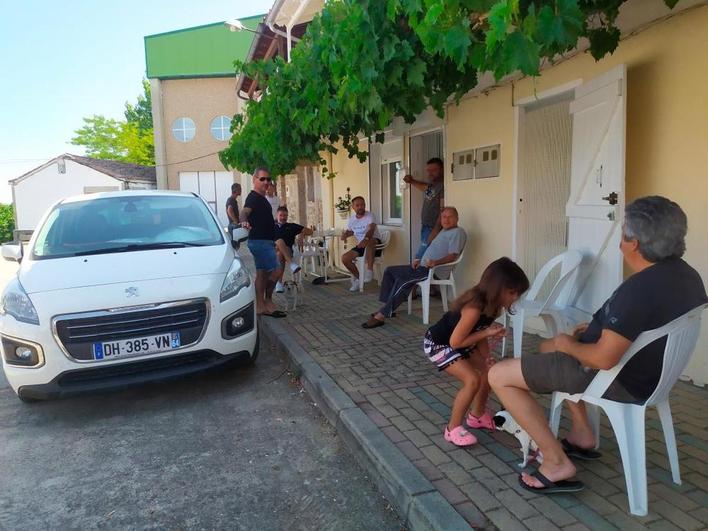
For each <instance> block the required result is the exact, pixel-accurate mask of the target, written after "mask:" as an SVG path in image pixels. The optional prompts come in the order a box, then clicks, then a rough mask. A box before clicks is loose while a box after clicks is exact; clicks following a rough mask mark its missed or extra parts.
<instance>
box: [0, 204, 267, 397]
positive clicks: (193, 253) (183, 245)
mask: <svg viewBox="0 0 708 531" xmlns="http://www.w3.org/2000/svg"><path fill="white" fill-rule="evenodd" d="M234 247H237V245H234V246H232V241H231V238H230V237H228V236H227V235H226V233H225V232H224V230H222V228H221V227H220V225H219V222H218V219H217V218H216V217H215V216H214V214H213V213H212V212H211V211H210V210H209V208H208V206H207V205H206V203H205V202H204V201H203V200H202V199H201V198H199V197H198V196H196V195H194V194H186V193H179V192H165V191H132V192H130V191H129V192H112V193H100V194H92V195H84V196H77V197H73V198H69V199H65V200H63V201H60V202H59V203H57V204H56V205H54V206H53V207H52V208H51V209H50V210H49V212H47V213H46V214H45V216H44V218H43V219H42V221H41V222H40V224H39V228H38V229H37V230H36V231H35V233H34V235H33V237H32V239H31V240H30V242H29V244H28V245H27V247H26V248H25V249H23V248H22V247H21V246H19V245H4V246H3V247H2V255H3V257H4V258H5V259H8V260H17V261H19V262H20V267H19V270H18V273H17V276H16V278H14V279H12V280H11V281H10V282H9V283H8V285H7V287H6V288H5V291H4V293H3V294H2V304H1V305H0V306H1V307H0V344H1V350H2V365H3V369H4V371H5V375H6V376H7V380H8V381H9V383H10V385H11V386H12V389H14V391H15V392H16V393H17V394H18V396H19V397H20V399H22V400H24V401H32V400H37V399H44V398H53V397H60V396H65V395H69V394H74V393H76V392H82V391H91V390H98V389H106V388H111V387H122V386H125V385H130V384H137V383H142V382H146V381H151V380H156V379H167V378H172V377H177V376H181V375H185V374H189V373H193V372H196V371H200V370H204V369H209V368H214V367H217V366H221V365H224V364H226V363H229V362H235V363H241V364H249V363H253V362H254V361H255V359H256V356H257V355H258V343H259V342H258V330H257V320H256V314H255V311H256V310H255V294H254V287H253V283H252V282H251V276H250V274H249V271H248V269H247V268H246V267H245V266H244V264H243V262H242V261H241V259H240V258H239V256H238V253H237V252H236V251H235V250H234Z"/></svg>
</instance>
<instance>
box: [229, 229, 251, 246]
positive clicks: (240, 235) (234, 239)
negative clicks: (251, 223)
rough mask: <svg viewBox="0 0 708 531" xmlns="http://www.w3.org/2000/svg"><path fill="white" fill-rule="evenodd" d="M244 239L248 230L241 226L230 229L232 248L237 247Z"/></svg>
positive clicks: (246, 237)
mask: <svg viewBox="0 0 708 531" xmlns="http://www.w3.org/2000/svg"><path fill="white" fill-rule="evenodd" d="M246 240H248V231H247V230H246V229H244V228H243V227H235V228H234V229H233V230H232V231H231V243H232V245H233V247H234V249H238V248H239V247H240V246H241V244H242V243H243V242H245V241H246Z"/></svg>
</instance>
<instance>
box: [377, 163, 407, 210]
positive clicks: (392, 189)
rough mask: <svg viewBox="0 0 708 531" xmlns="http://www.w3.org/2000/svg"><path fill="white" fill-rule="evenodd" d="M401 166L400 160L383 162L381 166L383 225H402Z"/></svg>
mask: <svg viewBox="0 0 708 531" xmlns="http://www.w3.org/2000/svg"><path fill="white" fill-rule="evenodd" d="M402 166H403V164H402V163H401V161H400V160H393V161H388V162H384V163H383V164H382V165H381V187H382V190H381V192H382V198H383V201H382V202H383V218H384V223H402V221H403V193H402V192H401V177H402V175H401V168H402Z"/></svg>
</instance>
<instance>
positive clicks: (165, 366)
mask: <svg viewBox="0 0 708 531" xmlns="http://www.w3.org/2000/svg"><path fill="white" fill-rule="evenodd" d="M251 355H252V353H251V352H249V351H247V350H242V351H240V352H236V353H234V354H228V355H223V354H219V353H218V352H214V351H213V350H198V351H195V352H187V353H185V354H175V355H172V356H167V357H163V358H157V359H154V358H153V359H146V360H138V361H135V360H133V361H128V362H124V363H113V364H111V365H107V366H105V367H91V368H81V369H74V370H69V371H66V372H63V373H61V374H59V375H57V376H56V377H55V378H54V379H52V381H50V382H48V383H45V384H36V385H22V386H20V387H19V388H18V389H17V394H18V395H19V396H20V398H23V399H34V400H43V399H49V398H64V397H67V396H72V395H75V394H79V393H84V392H90V391H103V390H108V389H118V388H125V387H131V386H135V385H141V384H145V383H148V382H158V381H166V380H172V379H175V378H180V377H182V376H186V375H189V374H194V373H197V372H203V371H209V370H214V369H216V368H218V367H222V366H224V365H227V364H232V363H233V364H245V363H248V361H249V360H250V359H251Z"/></svg>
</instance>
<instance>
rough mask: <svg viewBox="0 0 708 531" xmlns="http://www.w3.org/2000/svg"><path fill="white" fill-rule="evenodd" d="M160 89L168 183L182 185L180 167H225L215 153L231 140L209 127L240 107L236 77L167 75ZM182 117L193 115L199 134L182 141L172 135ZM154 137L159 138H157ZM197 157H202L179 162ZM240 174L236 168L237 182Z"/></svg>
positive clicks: (197, 168)
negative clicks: (223, 137)
mask: <svg viewBox="0 0 708 531" xmlns="http://www.w3.org/2000/svg"><path fill="white" fill-rule="evenodd" d="M160 91H161V95H162V98H161V104H162V109H161V111H162V128H161V129H162V136H163V140H164V147H165V161H164V163H166V164H167V182H168V187H169V188H170V189H178V188H179V177H178V174H179V172H180V171H224V169H225V168H224V166H223V165H222V164H221V162H220V161H219V157H218V156H217V155H215V154H213V153H216V152H218V151H221V150H223V149H225V148H226V147H227V146H228V141H224V142H220V141H218V140H216V139H215V138H214V137H213V136H212V135H211V132H210V130H209V129H210V126H211V121H212V120H213V119H214V118H216V117H217V116H220V115H225V116H228V117H229V118H231V117H233V115H234V114H236V112H239V111H240V109H239V106H240V105H241V104H242V100H240V99H238V98H237V96H236V78H234V77H223V78H195V79H168V80H163V81H161V82H160ZM180 117H187V118H191V119H192V120H194V123H195V125H196V129H197V131H196V134H195V136H194V138H193V139H192V140H191V141H189V142H184V143H183V142H179V141H178V140H176V139H175V137H174V136H173V135H172V123H173V122H174V120H176V119H177V118H180ZM155 140H156V143H157V142H159V139H158V138H156V139H155ZM204 155H209V156H206V157H204ZM197 157H203V158H198V159H197V160H191V161H190V162H183V163H181V164H177V163H179V162H182V161H186V160H189V159H195V158H197ZM160 162H161V161H158V164H160ZM239 175H240V174H239V173H238V172H234V177H235V180H236V181H237V182H238V181H239Z"/></svg>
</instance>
